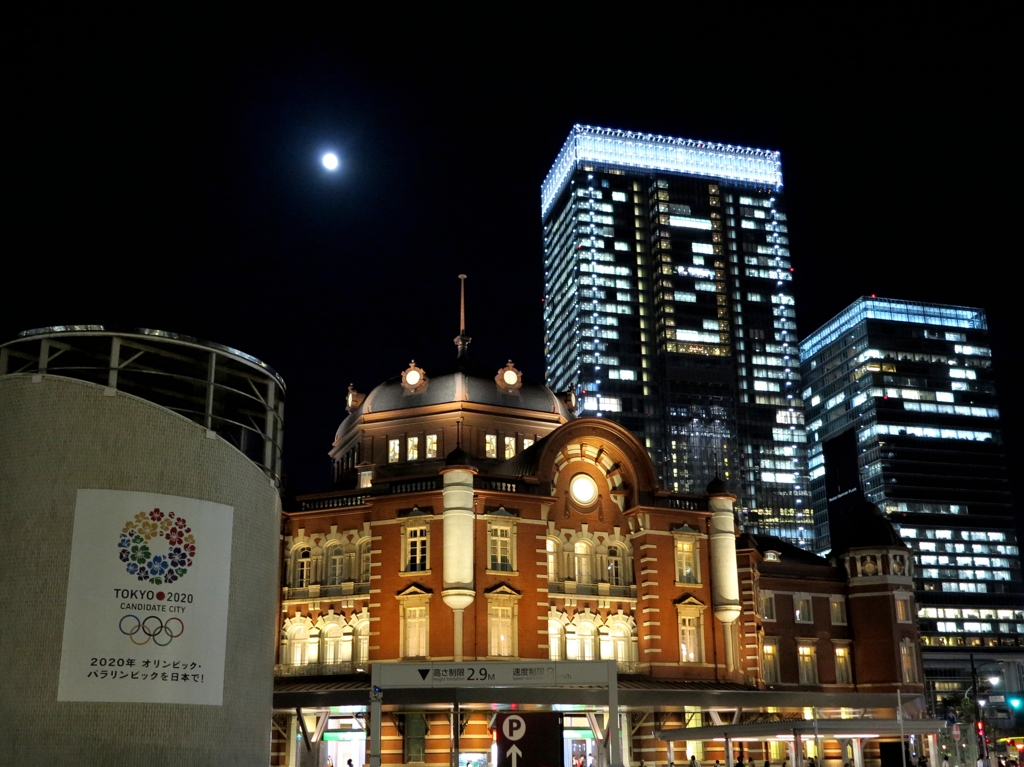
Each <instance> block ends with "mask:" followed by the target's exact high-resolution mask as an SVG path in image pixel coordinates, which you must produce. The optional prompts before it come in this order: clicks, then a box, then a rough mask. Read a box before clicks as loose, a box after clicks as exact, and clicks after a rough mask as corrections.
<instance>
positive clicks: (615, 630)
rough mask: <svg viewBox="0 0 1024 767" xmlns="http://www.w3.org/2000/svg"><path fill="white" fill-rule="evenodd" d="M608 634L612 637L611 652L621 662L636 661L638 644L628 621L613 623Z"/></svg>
mask: <svg viewBox="0 0 1024 767" xmlns="http://www.w3.org/2000/svg"><path fill="white" fill-rule="evenodd" d="M608 634H609V636H610V639H611V642H610V644H611V648H610V649H611V654H612V657H614V659H615V660H617V661H618V662H619V663H633V662H635V661H636V652H635V648H636V645H635V644H634V641H633V630H632V628H631V627H630V626H629V624H627V623H622V622H616V623H613V624H612V625H611V626H610V627H609V629H608Z"/></svg>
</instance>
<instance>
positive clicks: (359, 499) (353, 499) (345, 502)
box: [302, 493, 370, 511]
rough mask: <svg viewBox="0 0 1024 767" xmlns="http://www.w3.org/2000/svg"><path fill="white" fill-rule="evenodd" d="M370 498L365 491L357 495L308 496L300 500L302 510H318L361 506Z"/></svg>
mask: <svg viewBox="0 0 1024 767" xmlns="http://www.w3.org/2000/svg"><path fill="white" fill-rule="evenodd" d="M369 499H370V496H369V495H368V494H366V493H360V494H359V495H332V496H330V497H329V498H310V499H308V500H304V501H302V510H303V511H319V510H320V509H336V508H339V507H344V506H362V505H363V504H364V503H366V502H367V501H368V500H369Z"/></svg>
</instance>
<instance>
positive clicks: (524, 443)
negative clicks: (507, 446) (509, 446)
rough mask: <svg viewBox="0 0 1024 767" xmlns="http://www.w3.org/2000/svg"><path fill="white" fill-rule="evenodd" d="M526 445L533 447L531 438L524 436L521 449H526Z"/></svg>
mask: <svg viewBox="0 0 1024 767" xmlns="http://www.w3.org/2000/svg"><path fill="white" fill-rule="evenodd" d="M528 447H533V440H532V439H529V438H525V437H524V438H523V450H526V448H528Z"/></svg>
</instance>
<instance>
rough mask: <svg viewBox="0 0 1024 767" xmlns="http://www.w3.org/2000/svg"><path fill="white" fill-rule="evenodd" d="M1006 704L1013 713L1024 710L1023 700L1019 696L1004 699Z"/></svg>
mask: <svg viewBox="0 0 1024 767" xmlns="http://www.w3.org/2000/svg"><path fill="white" fill-rule="evenodd" d="M1006 702H1007V703H1009V704H1010V708H1012V709H1013V710H1014V711H1020V710H1021V709H1022V708H1024V698H1022V697H1021V696H1020V695H1011V696H1010V697H1009V698H1007V699H1006Z"/></svg>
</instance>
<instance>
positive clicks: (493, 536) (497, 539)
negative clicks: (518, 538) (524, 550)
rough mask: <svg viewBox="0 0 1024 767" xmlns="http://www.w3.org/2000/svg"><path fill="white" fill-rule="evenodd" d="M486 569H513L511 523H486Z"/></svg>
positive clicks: (506, 570)
mask: <svg viewBox="0 0 1024 767" xmlns="http://www.w3.org/2000/svg"><path fill="white" fill-rule="evenodd" d="M487 528H488V529H487V548H488V563H487V569H488V570H501V571H505V572H513V571H515V562H514V557H513V553H514V546H513V538H514V535H513V532H514V527H513V526H512V525H501V524H495V523H493V522H490V523H488V525H487Z"/></svg>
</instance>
